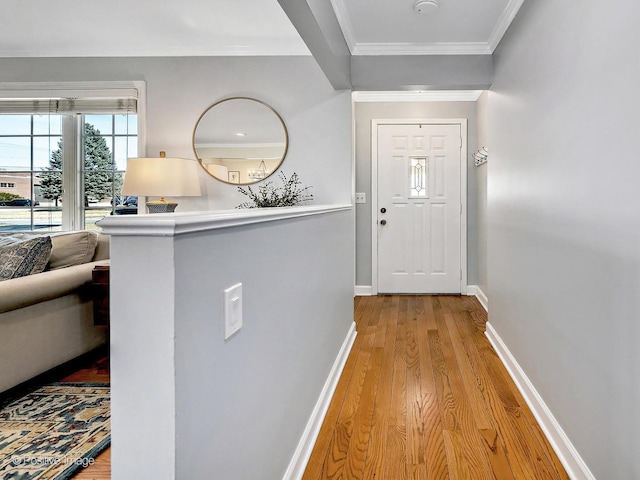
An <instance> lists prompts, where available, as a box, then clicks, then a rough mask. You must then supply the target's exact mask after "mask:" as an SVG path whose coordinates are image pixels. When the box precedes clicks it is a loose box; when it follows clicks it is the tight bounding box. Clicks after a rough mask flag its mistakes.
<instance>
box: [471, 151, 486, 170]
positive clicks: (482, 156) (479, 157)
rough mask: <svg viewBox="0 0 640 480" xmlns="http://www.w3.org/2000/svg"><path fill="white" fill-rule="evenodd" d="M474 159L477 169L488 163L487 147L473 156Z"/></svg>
mask: <svg viewBox="0 0 640 480" xmlns="http://www.w3.org/2000/svg"><path fill="white" fill-rule="evenodd" d="M473 158H474V163H475V164H476V167H479V166H480V165H482V164H483V163H487V159H488V158H489V151H488V150H487V149H486V148H485V147H482V148H481V149H480V150H478V151H477V152H475V153H474V154H473Z"/></svg>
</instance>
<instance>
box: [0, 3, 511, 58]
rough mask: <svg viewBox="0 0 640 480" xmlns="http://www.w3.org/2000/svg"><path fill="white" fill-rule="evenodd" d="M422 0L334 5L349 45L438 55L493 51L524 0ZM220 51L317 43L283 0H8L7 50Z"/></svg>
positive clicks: (295, 51)
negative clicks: (424, 10)
mask: <svg viewBox="0 0 640 480" xmlns="http://www.w3.org/2000/svg"><path fill="white" fill-rule="evenodd" d="M296 1H298V2H301V1H302V0H296ZM322 1H324V2H326V0H322ZM415 1H416V0H393V1H390V0H331V5H332V6H333V10H334V13H335V16H336V18H337V21H338V23H339V25H340V28H341V30H342V33H343V36H344V39H345V40H346V44H347V46H348V48H349V51H350V53H351V55H432V54H490V53H492V52H493V49H494V48H495V47H496V45H497V44H498V42H499V41H500V39H501V38H502V35H503V34H504V32H505V31H506V29H507V27H508V26H509V24H510V22H511V20H512V19H513V17H514V16H515V14H516V13H517V10H518V9H519V7H520V5H521V4H522V2H523V0H482V1H479V0H439V3H440V8H439V10H438V11H437V12H436V13H435V14H432V15H418V14H417V13H415V12H414V9H413V5H414V3H415ZM309 3H310V4H311V3H312V2H309ZM215 55H310V51H309V49H308V48H307V47H306V45H305V42H304V41H303V40H302V38H301V36H300V35H299V34H298V31H297V30H296V28H295V27H294V26H293V24H292V23H291V21H290V20H289V18H288V16H287V14H285V12H284V11H283V9H282V8H281V7H280V4H279V3H278V0H243V1H238V0H212V1H208V2H204V1H202V0H180V1H175V0H173V1H172V0H169V1H165V2H157V1H155V0H153V1H152V0H135V1H133V2H132V1H130V0H111V1H109V2H97V3H96V2H86V1H81V0H59V1H57V2H51V1H50V0H29V1H27V2H25V1H24V0H4V1H3V27H2V29H0V57H86V56H98V57H106V56H215Z"/></svg>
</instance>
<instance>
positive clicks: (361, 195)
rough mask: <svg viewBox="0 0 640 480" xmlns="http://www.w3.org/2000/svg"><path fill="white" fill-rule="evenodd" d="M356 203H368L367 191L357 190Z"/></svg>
mask: <svg viewBox="0 0 640 480" xmlns="http://www.w3.org/2000/svg"><path fill="white" fill-rule="evenodd" d="M356 203H367V194H366V193H365V192H356Z"/></svg>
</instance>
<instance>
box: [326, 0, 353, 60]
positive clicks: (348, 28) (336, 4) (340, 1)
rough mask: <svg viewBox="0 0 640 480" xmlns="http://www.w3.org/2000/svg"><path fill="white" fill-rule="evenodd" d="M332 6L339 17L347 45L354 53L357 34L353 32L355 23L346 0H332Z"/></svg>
mask: <svg viewBox="0 0 640 480" xmlns="http://www.w3.org/2000/svg"><path fill="white" fill-rule="evenodd" d="M331 6H332V7H333V11H334V13H335V15H336V18H337V19H338V24H339V25H340V28H341V29H342V35H343V36H344V40H345V42H347V47H349V51H350V52H351V54H352V55H354V53H353V51H354V48H355V46H356V35H355V33H354V32H353V25H352V24H351V20H350V19H349V13H348V12H347V7H346V6H345V4H344V0H331Z"/></svg>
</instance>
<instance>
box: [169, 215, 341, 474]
mask: <svg viewBox="0 0 640 480" xmlns="http://www.w3.org/2000/svg"><path fill="white" fill-rule="evenodd" d="M352 228H353V213H352V211H346V212H339V213H331V214H327V215H323V216H319V217H306V218H301V219H296V220H288V221H283V222H269V223H267V224H264V225H260V226H253V227H250V228H236V229H230V230H228V231H226V230H225V231H220V232H216V233H215V234H213V235H207V234H197V235H196V234H194V235H189V236H188V237H185V238H179V239H178V242H177V243H176V283H177V290H176V292H177V293H176V320H177V323H176V392H177V397H176V435H177V437H176V438H177V439H178V440H177V443H176V447H177V458H176V466H177V472H178V475H177V478H179V479H206V478H212V474H213V475H214V478H220V479H226V480H245V479H253V478H255V479H265V480H280V479H282V478H283V475H284V473H285V470H286V468H287V466H288V464H289V462H290V460H291V458H292V456H293V453H294V451H295V449H296V446H297V445H298V442H299V440H300V438H301V436H302V433H303V431H304V428H305V425H306V423H307V421H308V420H309V417H310V415H311V412H312V410H313V407H314V405H315V403H316V401H317V400H318V397H319V395H320V392H321V390H322V387H323V384H324V382H325V380H326V379H327V377H328V375H329V372H330V370H331V367H332V365H333V363H334V361H335V359H336V356H337V355H338V352H339V350H340V347H341V345H342V343H343V342H344V340H345V337H346V335H347V332H348V330H349V328H350V326H351V324H352V323H353V272H352V269H351V265H353V247H352V245H353V243H352V242H353V235H352ZM193 252H200V254H198V255H194V254H193ZM205 252H210V255H208V254H207V255H202V253H205ZM309 252H313V253H312V254H309ZM237 282H242V284H243V316H244V325H243V327H242V329H241V330H240V331H239V332H238V333H237V334H236V335H235V336H233V337H232V338H230V339H229V340H227V341H226V342H225V341H224V323H223V319H222V312H223V305H222V295H221V292H222V290H223V289H225V288H228V287H230V286H232V285H234V284H235V283H237ZM212 472H213V473H212Z"/></svg>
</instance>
